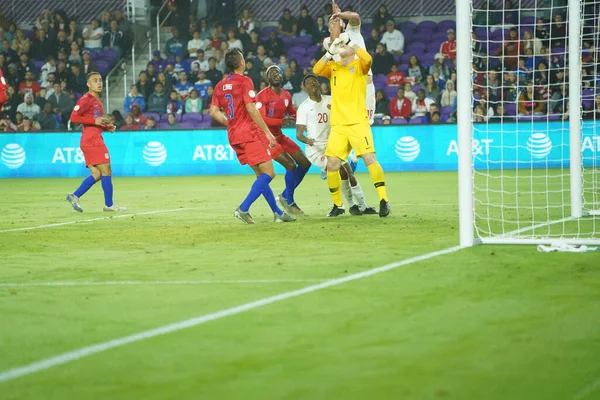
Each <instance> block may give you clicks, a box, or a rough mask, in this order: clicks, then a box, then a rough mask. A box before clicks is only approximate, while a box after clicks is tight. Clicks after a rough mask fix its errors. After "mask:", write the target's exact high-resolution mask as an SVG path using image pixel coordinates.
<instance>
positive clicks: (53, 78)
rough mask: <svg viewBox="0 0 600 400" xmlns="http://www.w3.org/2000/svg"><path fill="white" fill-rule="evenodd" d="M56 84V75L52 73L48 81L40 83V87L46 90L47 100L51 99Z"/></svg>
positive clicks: (49, 74)
mask: <svg viewBox="0 0 600 400" xmlns="http://www.w3.org/2000/svg"><path fill="white" fill-rule="evenodd" d="M54 82H56V73H54V72H50V73H48V76H47V77H46V80H45V81H43V82H40V87H42V88H44V89H46V98H48V97H50V96H51V95H52V93H54Z"/></svg>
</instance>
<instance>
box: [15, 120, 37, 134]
mask: <svg viewBox="0 0 600 400" xmlns="http://www.w3.org/2000/svg"><path fill="white" fill-rule="evenodd" d="M31 120H32V119H31V118H29V117H25V116H24V117H23V123H22V124H21V125H19V126H17V130H18V131H19V132H31V131H39V130H40V129H39V128H38V127H37V126H36V125H35V124H34V123H33V122H32V121H31Z"/></svg>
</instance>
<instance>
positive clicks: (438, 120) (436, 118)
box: [429, 111, 442, 125]
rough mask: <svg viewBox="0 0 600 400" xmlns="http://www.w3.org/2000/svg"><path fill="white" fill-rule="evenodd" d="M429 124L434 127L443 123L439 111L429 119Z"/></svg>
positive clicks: (433, 113)
mask: <svg viewBox="0 0 600 400" xmlns="http://www.w3.org/2000/svg"><path fill="white" fill-rule="evenodd" d="M429 123H430V124H434V125H437V124H441V123H442V119H441V117H440V112H439V111H434V112H432V113H431V116H430V117H429Z"/></svg>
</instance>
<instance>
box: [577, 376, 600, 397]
mask: <svg viewBox="0 0 600 400" xmlns="http://www.w3.org/2000/svg"><path fill="white" fill-rule="evenodd" d="M598 389H600V377H598V378H596V379H595V380H593V381H592V382H590V383H589V384H588V385H586V386H584V388H583V389H581V390H580V391H579V392H577V394H575V397H573V399H574V400H583V399H586V398H589V396H590V395H591V394H593V393H594V392H595V391H596V390H598ZM595 398H598V397H595Z"/></svg>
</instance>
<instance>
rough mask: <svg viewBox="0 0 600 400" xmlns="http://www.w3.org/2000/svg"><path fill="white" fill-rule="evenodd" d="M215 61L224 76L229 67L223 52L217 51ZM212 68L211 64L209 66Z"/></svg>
mask: <svg viewBox="0 0 600 400" xmlns="http://www.w3.org/2000/svg"><path fill="white" fill-rule="evenodd" d="M214 57H215V60H217V69H218V70H219V71H220V72H221V73H222V74H224V73H225V72H226V71H227V67H226V66H225V58H223V53H222V52H221V50H215V55H214ZM208 66H209V68H210V63H209V64H208Z"/></svg>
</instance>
